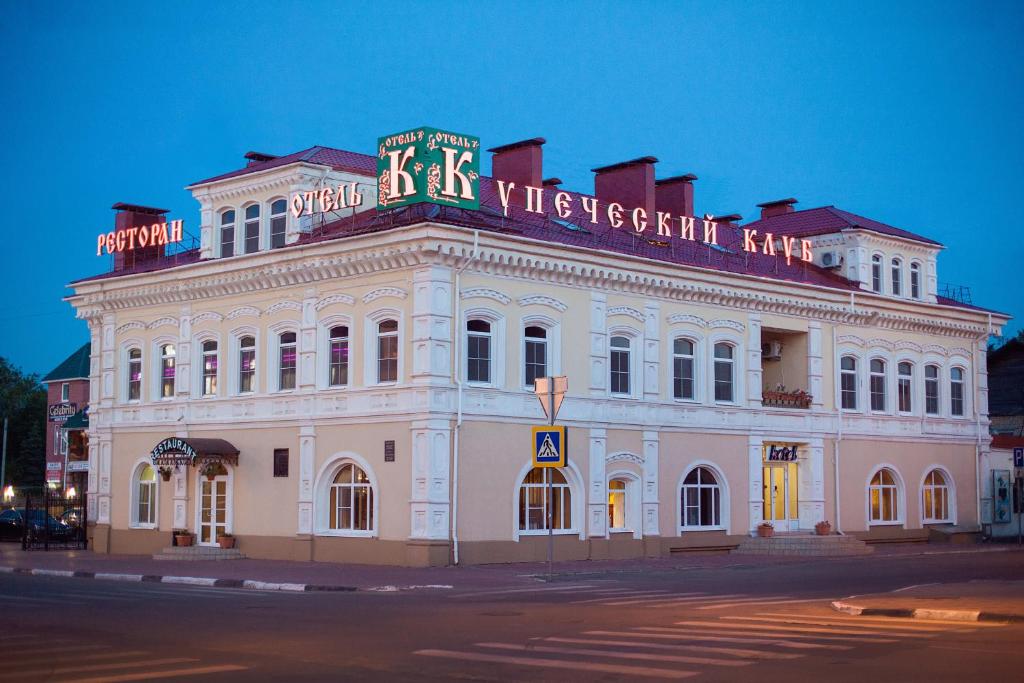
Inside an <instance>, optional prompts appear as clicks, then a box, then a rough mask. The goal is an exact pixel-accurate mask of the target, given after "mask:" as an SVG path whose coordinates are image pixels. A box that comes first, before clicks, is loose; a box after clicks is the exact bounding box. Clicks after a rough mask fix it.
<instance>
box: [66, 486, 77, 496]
mask: <svg viewBox="0 0 1024 683" xmlns="http://www.w3.org/2000/svg"><path fill="white" fill-rule="evenodd" d="M77 493H78V492H77V491H75V487H74V486H69V487H68V490H67V491H65V492H64V496H65V497H66V498H69V499H74V497H75V495H76V494H77Z"/></svg>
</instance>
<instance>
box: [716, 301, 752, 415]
mask: <svg viewBox="0 0 1024 683" xmlns="http://www.w3.org/2000/svg"><path fill="white" fill-rule="evenodd" d="M710 351H711V349H709V352H710ZM761 384H762V372H761V314H760V313H751V314H750V316H749V317H748V319H747V381H746V385H747V405H748V406H750V407H751V408H760V407H761V390H762V389H763V388H764V387H763V386H762V385H761Z"/></svg>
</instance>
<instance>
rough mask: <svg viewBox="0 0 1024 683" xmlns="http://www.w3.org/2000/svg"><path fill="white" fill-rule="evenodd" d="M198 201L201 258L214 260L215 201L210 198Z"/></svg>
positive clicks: (204, 197)
mask: <svg viewBox="0 0 1024 683" xmlns="http://www.w3.org/2000/svg"><path fill="white" fill-rule="evenodd" d="M196 199H197V200H198V201H199V258H201V259H210V258H214V257H215V256H216V255H217V252H216V247H215V246H214V245H215V243H216V237H217V233H216V231H215V230H214V226H213V201H211V200H210V198H209V197H208V196H199V197H196Z"/></svg>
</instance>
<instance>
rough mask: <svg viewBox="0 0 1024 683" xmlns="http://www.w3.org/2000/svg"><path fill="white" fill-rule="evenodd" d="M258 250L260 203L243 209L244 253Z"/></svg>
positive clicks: (252, 252)
mask: <svg viewBox="0 0 1024 683" xmlns="http://www.w3.org/2000/svg"><path fill="white" fill-rule="evenodd" d="M259 250H260V205H259V204H253V205H252V206H250V207H248V208H247V209H246V210H245V253H246V254H254V253H256V252H257V251H259Z"/></svg>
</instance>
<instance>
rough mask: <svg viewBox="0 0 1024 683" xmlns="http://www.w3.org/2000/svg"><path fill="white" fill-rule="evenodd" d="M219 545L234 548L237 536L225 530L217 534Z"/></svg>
mask: <svg viewBox="0 0 1024 683" xmlns="http://www.w3.org/2000/svg"><path fill="white" fill-rule="evenodd" d="M217 545H219V546H220V547H221V548H234V547H235V537H234V536H232V535H231V534H229V533H227V532H226V531H223V532H221V533H219V534H217Z"/></svg>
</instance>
